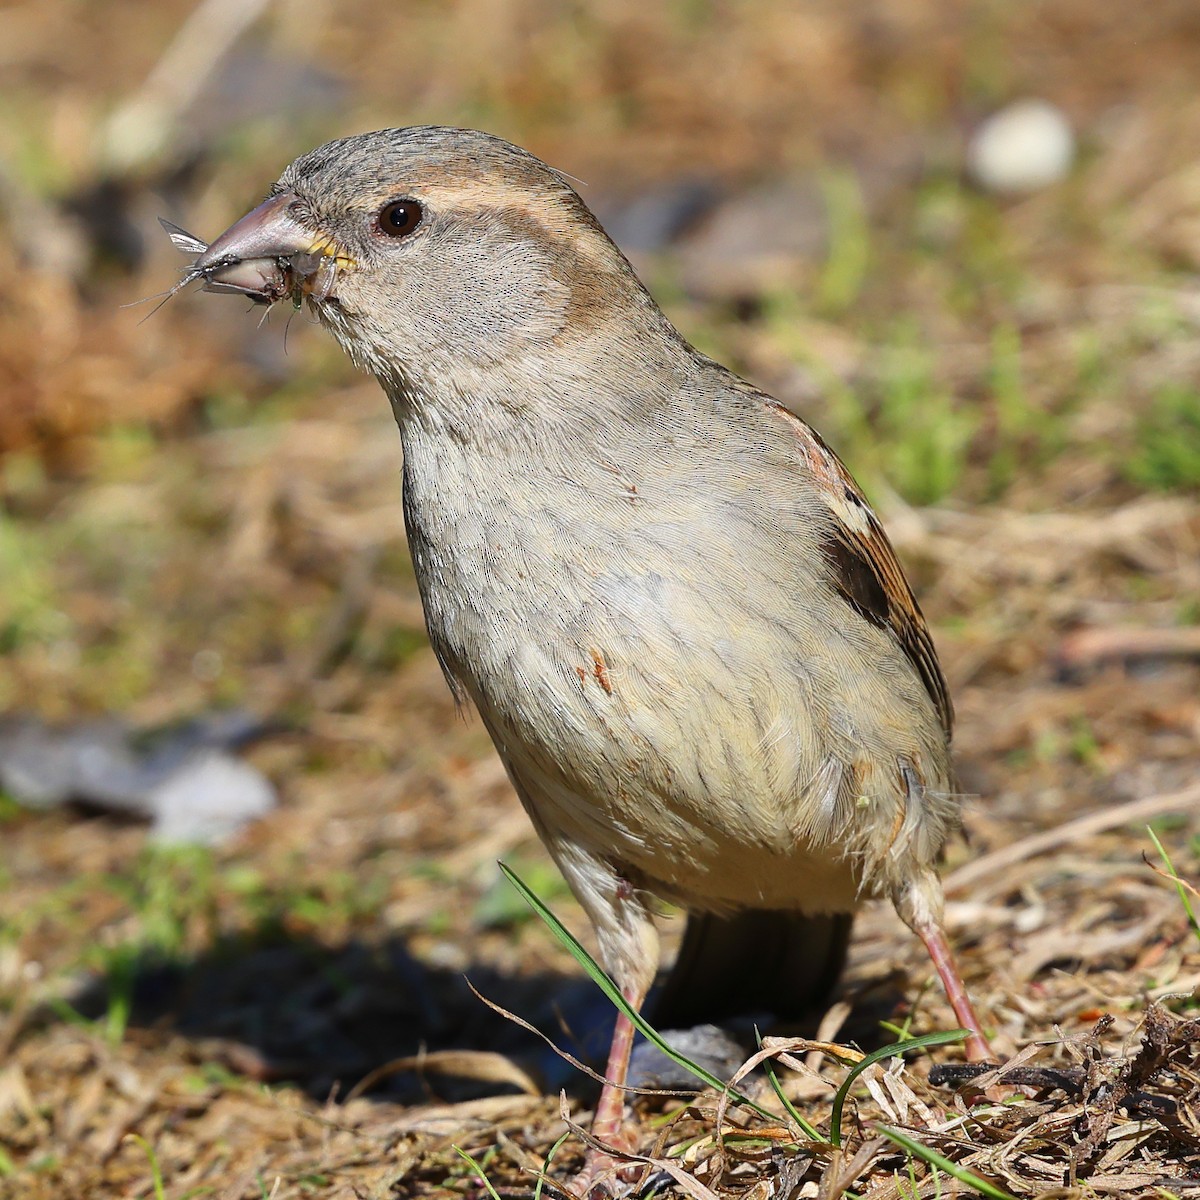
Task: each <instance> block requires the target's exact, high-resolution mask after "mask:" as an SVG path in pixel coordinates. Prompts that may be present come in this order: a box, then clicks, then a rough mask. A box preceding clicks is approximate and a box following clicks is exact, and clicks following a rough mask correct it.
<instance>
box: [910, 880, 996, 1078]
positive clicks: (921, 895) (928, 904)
mask: <svg viewBox="0 0 1200 1200" xmlns="http://www.w3.org/2000/svg"><path fill="white" fill-rule="evenodd" d="M893 899H894V901H895V905H896V911H897V912H898V913H899V914H900V919H901V920H902V921H903V922H904V923H905V924H906V925H907V926H908V927H909V928H910V929H911V930H912V931H913V932H914V933H915V934H916V935H917V936H918V937H919V938H920V939H921V941H922V942H924V943H925V949H926V950H928V951H929V957H930V959H932V961H933V966H934V969H935V970H936V971H937V973H938V978H939V979H940V980H941V981H942V987H943V988H945V990H946V999H947V1000H949V1001H950V1007H951V1008H952V1009H954V1017H955V1019H956V1020H957V1021H958V1023H959V1025H961V1026H962V1028H963V1029H969V1030H970V1031H971V1035H970V1037H968V1038H967V1041H966V1051H967V1059H968V1060H969V1061H970V1062H989V1061H995V1055H993V1053H992V1048H991V1047H990V1046H989V1045H988V1042H987V1038H985V1037H984V1036H983V1025H982V1023H981V1022H980V1020H979V1017H978V1016H977V1015H976V1013H975V1008H974V1006H973V1005H972V1004H971V997H970V996H969V995H967V985H966V984H965V983H963V979H962V975H961V974H960V973H959V970H958V964H957V963H956V962H955V961H954V954H953V952H952V951H951V949H950V943H949V942H948V941H947V940H946V930H945V927H944V925H943V924H942V908H943V899H942V885H941V881H940V880H939V879H938V877H937V876H936V875H935V874H934V872H933V871H932V870H931V869H929V868H926V869H925V870H924V871H922V872H921V873H920V874H919V875H918V876H917V877H916V878H915V879H913V880H910V881H909V883H908V884H907V885H906V886H905V887H904V888H903V889H901V890H899V891H897V892H896V893H895V895H894V897H893Z"/></svg>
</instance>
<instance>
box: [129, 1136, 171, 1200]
mask: <svg viewBox="0 0 1200 1200" xmlns="http://www.w3.org/2000/svg"><path fill="white" fill-rule="evenodd" d="M129 1136H130V1137H131V1138H132V1139H133V1140H134V1141H135V1142H137V1144H138V1145H139V1146H141V1148H142V1149H143V1150H144V1151H145V1153H146V1157H147V1158H148V1159H149V1160H150V1176H151V1178H152V1179H153V1180H154V1200H167V1189H166V1188H165V1187H164V1186H163V1177H162V1168H161V1167H160V1166H159V1165H158V1155H157V1154H155V1153H154V1147H153V1146H152V1145H150V1143H149V1142H148V1141H146V1139H145V1138H144V1137H142V1136H141V1135H140V1134H136V1133H131V1134H130V1135H129Z"/></svg>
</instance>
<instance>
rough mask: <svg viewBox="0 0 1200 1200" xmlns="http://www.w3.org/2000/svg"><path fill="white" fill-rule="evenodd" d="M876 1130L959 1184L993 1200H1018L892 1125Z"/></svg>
mask: <svg viewBox="0 0 1200 1200" xmlns="http://www.w3.org/2000/svg"><path fill="white" fill-rule="evenodd" d="M875 1128H876V1130H877V1131H878V1132H879V1133H881V1134H883V1136H884V1137H885V1138H887V1139H888V1141H890V1142H895V1143H896V1145H897V1146H900V1147H902V1148H903V1149H905V1150H907V1151H908V1152H909V1154H915V1155H916V1156H917V1158H919V1159H921V1161H922V1162H926V1163H928V1164H929V1165H930V1166H931V1167H933V1168H935V1169H936V1170H939V1171H945V1172H946V1173H947V1174H948V1175H953V1176H954V1178H955V1179H957V1180H958V1181H959V1183H963V1184H966V1186H967V1187H970V1188H974V1189H975V1190H976V1191H977V1192H982V1193H983V1195H985V1196H990V1197H991V1200H1017V1197H1016V1196H1014V1195H1013V1194H1012V1192H1006V1191H1005V1190H1004V1189H1003V1188H1002V1187H1000V1185H999V1184H995V1183H992V1181H991V1180H990V1179H984V1178H983V1176H982V1175H976V1174H975V1172H974V1171H971V1170H968V1169H967V1168H966V1167H960V1166H959V1165H958V1163H956V1162H951V1160H950V1159H948V1158H946V1157H945V1156H944V1155H942V1154H939V1153H938V1152H937V1151H936V1150H934V1149H932V1148H931V1147H929V1146H926V1145H925V1144H924V1143H923V1142H918V1141H917V1140H916V1138H913V1137H909V1135H908V1134H907V1133H904V1132H903V1131H902V1130H899V1129H893V1128H892V1127H891V1126H890V1125H876V1126H875Z"/></svg>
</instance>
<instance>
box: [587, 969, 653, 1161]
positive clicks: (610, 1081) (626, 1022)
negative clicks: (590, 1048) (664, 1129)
mask: <svg viewBox="0 0 1200 1200" xmlns="http://www.w3.org/2000/svg"><path fill="white" fill-rule="evenodd" d="M625 998H626V999H627V1000H628V1001H629V1002H630V1003H631V1004H634V1005H637V1004H639V1003H640V1000H641V997H635V996H631V995H630V994H629V993H628V991H627V992H626V993H625ZM632 1051H633V1022H632V1021H631V1020H630V1019H629V1018H628V1017H627V1016H626V1015H625V1014H624V1013H618V1014H617V1024H616V1027H615V1028H614V1029H613V1036H612V1046H611V1047H610V1049H609V1051H608V1062H607V1063H606V1064H605V1067H604V1087H603V1089H602V1090H601V1092H600V1099H599V1100H598V1101H597V1102H596V1115H595V1116H594V1117H593V1118H592V1133H593V1134H594V1135H595V1136H596V1137H597V1138H599V1139H600V1141H602V1142H607V1143H608V1144H609V1145H610V1146H620V1145H621V1141H622V1138H621V1127H622V1125H623V1124H624V1123H625V1091H624V1086H625V1078H626V1076H627V1075H628V1074H629V1055H630V1054H631V1053H632Z"/></svg>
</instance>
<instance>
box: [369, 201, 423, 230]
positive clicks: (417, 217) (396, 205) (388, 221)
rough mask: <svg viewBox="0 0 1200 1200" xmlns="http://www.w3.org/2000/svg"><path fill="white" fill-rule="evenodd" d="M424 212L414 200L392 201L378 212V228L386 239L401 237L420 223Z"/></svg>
mask: <svg viewBox="0 0 1200 1200" xmlns="http://www.w3.org/2000/svg"><path fill="white" fill-rule="evenodd" d="M422 216H424V212H423V211H422V209H421V206H420V205H419V204H418V203H417V202H416V201H415V200H393V201H392V202H391V204H385V205H384V206H383V207H382V208H381V209H380V210H379V218H378V220H379V228H380V230H381V231H382V232H383V233H386V234H387V235H388V237H403V236H404V235H405V234H406V233H412V231H413V230H414V229H416V227H417V226H418V225H420V223H421V217H422Z"/></svg>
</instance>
